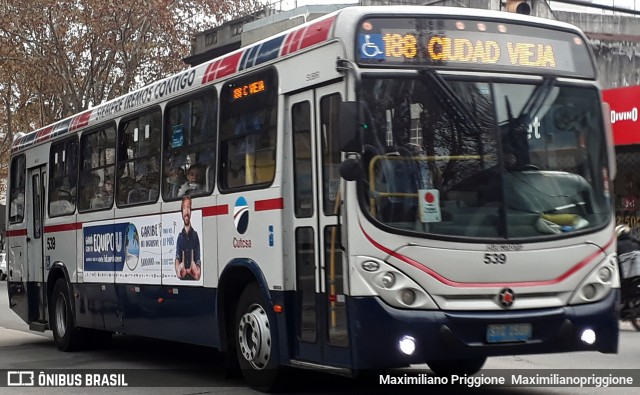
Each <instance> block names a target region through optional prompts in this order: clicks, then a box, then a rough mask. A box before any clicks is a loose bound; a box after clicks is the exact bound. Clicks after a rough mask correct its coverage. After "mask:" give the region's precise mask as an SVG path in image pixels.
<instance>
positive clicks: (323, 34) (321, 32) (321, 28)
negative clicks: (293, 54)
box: [299, 17, 336, 49]
mask: <svg viewBox="0 0 640 395" xmlns="http://www.w3.org/2000/svg"><path fill="white" fill-rule="evenodd" d="M335 19H336V18H335V17H333V18H328V19H323V20H321V21H318V22H316V23H314V24H312V25H311V26H309V27H308V28H307V31H306V32H305V34H304V37H303V38H302V43H301V44H300V48H299V49H302V48H307V47H310V46H312V45H314V44H318V43H321V42H323V41H326V40H327V38H328V37H329V30H330V29H331V26H333V21H334V20H335Z"/></svg>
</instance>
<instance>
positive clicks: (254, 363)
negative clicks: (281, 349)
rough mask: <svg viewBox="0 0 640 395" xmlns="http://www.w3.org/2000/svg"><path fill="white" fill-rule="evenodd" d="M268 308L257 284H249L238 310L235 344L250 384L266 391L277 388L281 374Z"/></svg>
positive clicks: (241, 297)
mask: <svg viewBox="0 0 640 395" xmlns="http://www.w3.org/2000/svg"><path fill="white" fill-rule="evenodd" d="M268 311H269V310H268V306H267V303H266V301H265V299H264V296H263V295H262V292H261V291H260V287H259V286H258V284H256V283H251V284H249V285H247V287H246V288H245V289H244V290H243V291H242V294H241V295H240V300H239V302H238V308H237V310H236V317H235V325H234V328H235V333H234V336H233V339H234V343H235V345H234V346H235V349H236V356H237V358H238V363H239V365H240V369H241V371H242V375H243V376H244V378H245V380H246V381H247V384H249V385H250V386H251V387H252V388H254V389H256V390H259V391H263V392H273V391H277V390H278V387H279V378H280V377H281V375H280V373H281V372H280V367H279V365H278V360H279V358H278V357H279V355H278V340H277V338H276V336H275V333H273V332H272V328H274V323H273V321H272V318H271V317H270V315H269V313H268Z"/></svg>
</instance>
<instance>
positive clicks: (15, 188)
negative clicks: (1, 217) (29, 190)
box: [9, 155, 27, 224]
mask: <svg viewBox="0 0 640 395" xmlns="http://www.w3.org/2000/svg"><path fill="white" fill-rule="evenodd" d="M26 176H27V175H26V166H25V157H24V155H20V156H17V157H15V158H13V159H12V160H11V180H10V182H11V184H10V188H11V190H10V192H9V222H10V223H12V224H15V223H20V222H22V220H23V219H24V187H25V179H26Z"/></svg>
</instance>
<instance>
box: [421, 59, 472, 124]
mask: <svg viewBox="0 0 640 395" xmlns="http://www.w3.org/2000/svg"><path fill="white" fill-rule="evenodd" d="M418 72H419V73H420V74H423V75H426V76H427V77H429V80H430V81H431V82H432V83H433V84H434V85H435V86H436V87H437V88H438V89H439V90H440V91H441V92H442V93H444V94H445V97H444V99H441V98H440V96H438V95H436V97H437V98H438V100H439V101H441V102H443V101H444V103H443V104H444V106H443V107H444V108H445V109H448V110H449V111H452V112H453V115H454V117H457V118H458V119H459V120H460V123H461V124H462V125H469V124H471V125H472V126H473V128H474V130H472V131H471V132H474V133H481V130H482V128H481V127H480V125H479V124H478V122H477V119H476V117H475V116H474V115H473V114H472V113H471V111H469V109H468V108H467V106H466V105H465V104H464V103H463V102H462V100H460V98H458V95H457V94H456V92H455V91H454V90H453V89H451V86H450V85H449V83H448V82H447V81H446V80H445V79H444V78H442V76H441V75H440V74H438V73H437V72H436V71H435V70H433V69H421V70H419V71H418Z"/></svg>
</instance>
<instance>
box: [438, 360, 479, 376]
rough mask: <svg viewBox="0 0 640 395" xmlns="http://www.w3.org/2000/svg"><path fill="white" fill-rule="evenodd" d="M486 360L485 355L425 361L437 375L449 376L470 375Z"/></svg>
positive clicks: (477, 370)
mask: <svg viewBox="0 0 640 395" xmlns="http://www.w3.org/2000/svg"><path fill="white" fill-rule="evenodd" d="M486 361H487V357H479V358H468V359H454V360H445V361H427V365H429V369H431V370H432V371H433V373H435V374H436V375H438V376H451V375H453V374H457V375H459V376H462V375H465V374H466V375H472V374H475V373H478V372H479V371H480V369H482V366H483V365H484V363H485V362H486Z"/></svg>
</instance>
